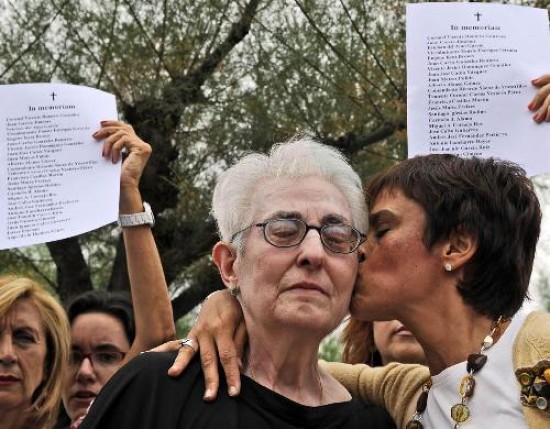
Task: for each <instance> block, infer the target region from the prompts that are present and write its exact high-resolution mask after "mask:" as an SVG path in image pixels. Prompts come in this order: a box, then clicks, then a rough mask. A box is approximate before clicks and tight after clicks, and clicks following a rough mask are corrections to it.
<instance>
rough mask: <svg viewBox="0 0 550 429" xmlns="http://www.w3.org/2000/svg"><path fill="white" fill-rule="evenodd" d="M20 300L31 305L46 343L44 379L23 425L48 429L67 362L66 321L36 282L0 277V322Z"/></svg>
mask: <svg viewBox="0 0 550 429" xmlns="http://www.w3.org/2000/svg"><path fill="white" fill-rule="evenodd" d="M21 300H29V301H30V302H32V303H33V304H34V305H35V307H36V310H37V311H38V314H39V315H40V318H41V320H42V324H43V326H44V330H45V332H46V344H47V350H46V360H45V363H44V375H45V378H44V381H43V382H42V384H41V385H40V386H39V387H38V388H37V389H36V391H35V392H34V393H33V396H32V403H31V406H30V408H29V416H28V418H27V423H30V424H32V425H33V426H36V427H46V428H50V427H52V426H53V424H54V423H55V420H56V418H57V413H58V409H59V404H60V403H61V393H62V391H63V383H64V380H65V374H66V372H67V367H68V363H69V351H70V347H71V344H70V330H69V322H68V320H67V316H66V315H65V311H64V310H63V307H61V305H60V304H59V303H58V302H57V301H56V300H55V298H54V297H52V296H51V295H50V294H49V293H48V292H47V291H46V290H45V289H44V288H43V287H42V286H41V285H40V284H39V283H37V282H35V281H34V280H31V279H29V278H26V277H18V276H13V275H8V276H0V319H1V318H3V317H4V316H5V315H6V314H7V313H8V312H9V311H10V310H11V309H12V307H13V305H14V304H15V303H16V302H19V301H21Z"/></svg>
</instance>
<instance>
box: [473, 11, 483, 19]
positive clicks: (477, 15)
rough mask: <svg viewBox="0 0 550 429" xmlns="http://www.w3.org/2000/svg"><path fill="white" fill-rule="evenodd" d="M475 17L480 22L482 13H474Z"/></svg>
mask: <svg viewBox="0 0 550 429" xmlns="http://www.w3.org/2000/svg"><path fill="white" fill-rule="evenodd" d="M474 16H475V17H476V18H477V20H478V21H479V18H481V13H479V12H477V13H474Z"/></svg>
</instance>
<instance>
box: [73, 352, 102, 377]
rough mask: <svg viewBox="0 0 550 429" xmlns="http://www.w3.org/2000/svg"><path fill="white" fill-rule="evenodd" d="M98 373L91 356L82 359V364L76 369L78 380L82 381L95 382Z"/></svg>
mask: <svg viewBox="0 0 550 429" xmlns="http://www.w3.org/2000/svg"><path fill="white" fill-rule="evenodd" d="M96 378H97V377H96V373H95V371H94V367H93V365H92V361H91V360H90V358H89V357H87V356H86V357H84V359H82V362H80V366H79V367H78V369H77V371H76V380H77V381H79V382H81V383H85V382H88V383H93V382H94V381H95V380H96Z"/></svg>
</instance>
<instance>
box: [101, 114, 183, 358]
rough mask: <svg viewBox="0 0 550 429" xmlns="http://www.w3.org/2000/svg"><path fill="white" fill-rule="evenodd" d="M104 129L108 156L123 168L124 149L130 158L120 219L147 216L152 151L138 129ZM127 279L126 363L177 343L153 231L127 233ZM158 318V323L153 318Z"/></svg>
mask: <svg viewBox="0 0 550 429" xmlns="http://www.w3.org/2000/svg"><path fill="white" fill-rule="evenodd" d="M101 125H102V127H101V129H100V130H99V131H97V132H96V133H95V134H94V137H95V138H96V139H98V140H99V139H103V138H105V140H104V142H103V156H105V157H110V158H111V159H112V161H113V162H118V160H119V159H120V157H121V150H122V148H123V147H125V148H126V150H127V153H128V155H127V157H126V159H125V160H124V162H123V163H122V171H121V176H120V203H119V211H120V213H121V214H129V213H138V212H142V211H143V201H142V199H141V194H140V192H139V180H140V178H141V174H142V172H143V169H144V168H145V165H146V163H147V160H148V159H149V156H150V155H151V146H149V145H148V144H147V143H145V142H144V141H142V140H141V139H140V138H139V137H138V136H137V135H136V134H135V133H134V130H133V128H132V127H131V126H130V125H128V124H125V123H122V122H118V121H102V122H101ZM122 233H123V237H124V247H125V250H126V261H127V264H128V276H129V278H130V285H131V293H132V304H133V307H134V317H135V324H136V337H135V339H134V342H133V343H132V346H131V348H130V351H129V352H128V354H127V355H126V357H125V360H124V362H123V363H126V362H127V361H128V360H130V359H132V358H133V357H134V356H136V355H137V354H138V353H139V352H142V351H145V350H147V349H150V348H151V347H154V346H156V345H157V344H160V343H162V342H164V341H167V340H170V339H173V338H175V332H176V330H175V325H174V319H173V315H172V304H171V302H170V297H169V295H168V287H167V285H166V280H165V278H164V271H163V269H162V264H161V261H160V256H159V254H158V250H157V247H156V244H155V240H154V238H153V233H152V231H151V228H150V227H149V226H148V225H140V226H134V227H128V228H124V229H123V232H122ZM151 314H154V315H155V317H150V315H151Z"/></svg>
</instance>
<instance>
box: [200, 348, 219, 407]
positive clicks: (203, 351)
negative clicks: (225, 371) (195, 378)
mask: <svg viewBox="0 0 550 429" xmlns="http://www.w3.org/2000/svg"><path fill="white" fill-rule="evenodd" d="M217 356H218V353H217V349H216V346H215V345H214V343H213V342H212V341H210V340H205V341H203V342H201V343H200V357H201V365H202V372H203V373H204V383H205V386H206V390H205V392H204V397H203V398H204V400H205V401H213V400H214V399H216V395H217V394H218V388H219V383H220V375H219V373H218V357H217Z"/></svg>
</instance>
